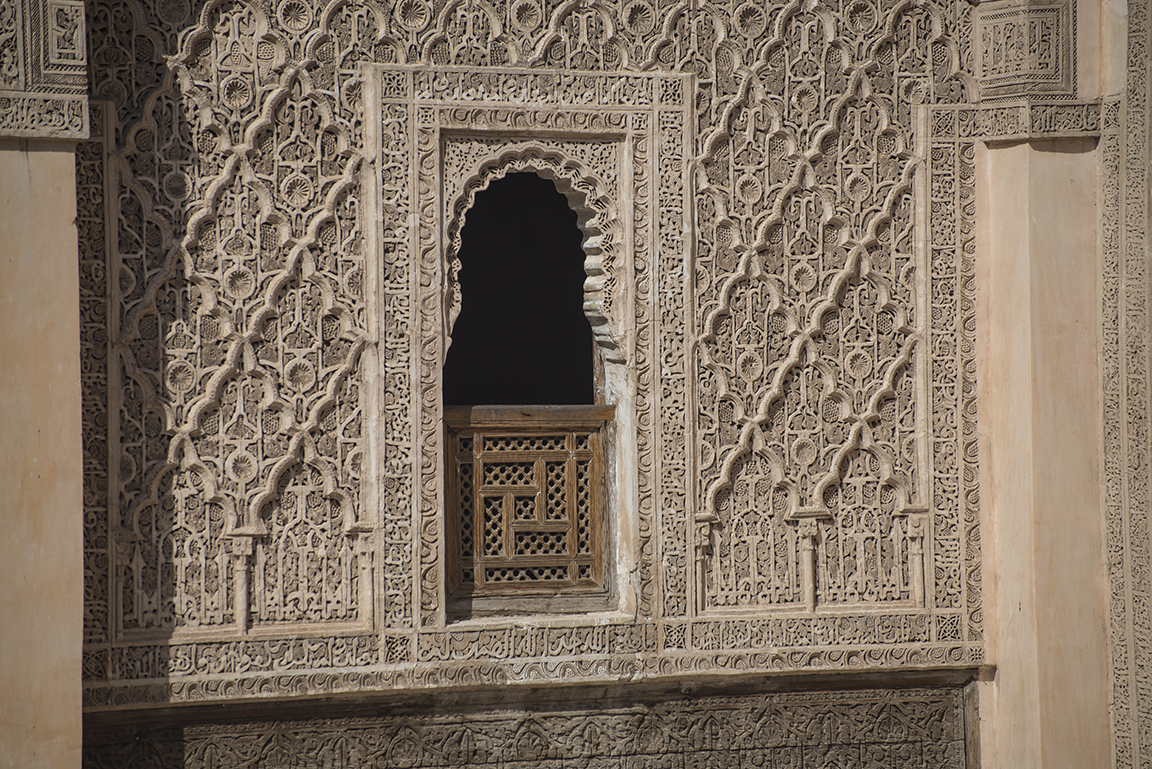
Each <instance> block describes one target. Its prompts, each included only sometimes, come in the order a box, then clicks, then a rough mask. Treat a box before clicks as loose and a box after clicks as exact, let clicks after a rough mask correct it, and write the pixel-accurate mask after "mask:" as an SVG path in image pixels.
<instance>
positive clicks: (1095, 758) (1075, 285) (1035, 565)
mask: <svg viewBox="0 0 1152 769" xmlns="http://www.w3.org/2000/svg"><path fill="white" fill-rule="evenodd" d="M1094 146H1095V142H1094V140H1091V139H1063V140H1048V141H1035V142H1030V143H1028V142H1024V143H1017V144H1012V145H1008V146H999V147H992V148H983V147H982V148H981V149H980V151H979V155H978V158H977V161H978V173H979V175H980V178H979V180H978V184H977V188H978V201H977V202H978V214H977V221H979V222H980V223H981V224H980V232H979V233H978V254H977V262H978V265H979V267H978V273H977V281H978V286H977V297H978V300H977V303H978V319H979V328H978V336H977V339H978V346H979V351H978V356H979V357H978V359H979V366H980V369H979V382H980V393H979V403H980V415H979V424H980V438H981V443H980V458H981V475H982V478H981V489H982V490H983V491H982V495H983V500H982V501H983V502H984V505H983V509H984V511H985V518H984V523H983V531H984V548H985V549H984V563H985V574H986V578H985V580H984V585H985V589H986V591H987V595H986V599H985V601H986V602H985V606H986V607H988V608H987V611H988V613H989V616H988V618H987V619H988V623H987V625H988V630H989V635H990V637H989V639H988V653H989V661H990V662H991V663H992V664H994V665H995V674H994V676H993V678H992V680H991V681H990V682H987V683H985V684H984V685H983V686H982V691H981V702H980V709H981V722H982V724H981V728H982V740H981V742H982V751H981V752H982V758H983V762H984V765H985V766H995V767H999V768H1000V769H1008V768H1009V767H1011V768H1012V769H1016V768H1017V767H1106V766H1108V765H1109V764H1110V761H1111V758H1110V739H1109V721H1108V677H1107V676H1108V670H1107V654H1108V652H1107V645H1106V635H1105V626H1104V622H1105V593H1104V567H1103V558H1102V548H1101V536H1102V535H1101V522H1102V516H1101V512H1100V511H1101V500H1100V485H1099V468H1100V456H1099V452H1100V438H1099V436H1100V413H1101V411H1100V410H1101V406H1100V386H1099V367H1098V361H1097V353H1098V342H1097V338H1098V333H1099V328H1100V325H1099V319H1098V315H1099V311H1098V307H1099V303H1098V301H1097V276H1098V275H1099V267H1098V265H1097V251H1096V217H1095V198H1096V194H1095V191H1096V155H1095V153H1094V151H1093V149H1094Z"/></svg>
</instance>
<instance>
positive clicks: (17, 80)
mask: <svg viewBox="0 0 1152 769" xmlns="http://www.w3.org/2000/svg"><path fill="white" fill-rule="evenodd" d="M0 136H12V137H27V138H46V139H83V138H86V137H87V136H88V72H87V33H86V28H85V19H84V3H83V2H82V1H81V0H0Z"/></svg>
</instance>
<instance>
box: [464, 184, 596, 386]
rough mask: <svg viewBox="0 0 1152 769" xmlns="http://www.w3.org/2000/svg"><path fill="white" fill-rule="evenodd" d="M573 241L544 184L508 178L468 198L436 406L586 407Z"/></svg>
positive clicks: (580, 260)
mask: <svg viewBox="0 0 1152 769" xmlns="http://www.w3.org/2000/svg"><path fill="white" fill-rule="evenodd" d="M581 240H582V234H581V232H580V229H579V228H578V227H577V224H576V213H575V212H574V211H573V210H572V209H571V208H569V207H568V201H567V200H566V199H565V198H564V196H563V195H561V194H560V193H559V192H558V191H557V190H556V187H555V185H554V184H553V183H552V182H551V181H550V180H548V179H543V178H541V177H539V176H537V175H536V174H530V173H519V174H508V175H507V176H505V177H503V178H501V179H497V180H495V181H493V182H492V183H491V184H490V185H489V186H488V188H487V189H485V190H482V191H481V192H479V193H477V195H476V201H475V203H474V204H473V206H472V208H471V209H470V210H469V211H468V214H467V217H466V219H465V223H464V230H463V232H462V233H461V239H460V264H461V269H460V275H459V281H460V296H461V308H460V316H459V317H458V318H457V319H456V325H455V327H454V328H453V330H452V345H451V347H450V348H449V350H448V358H447V361H446V362H445V365H444V382H443V384H444V403H445V404H447V405H456V406H478V405H514V404H515V405H545V404H547V405H552V404H556V405H560V404H581V403H593V402H594V392H593V360H592V357H593V341H592V329H591V327H590V326H589V324H588V319H587V318H586V317H585V316H584V310H583V302H584V278H585V274H584V251H583V249H582V248H581V247H580V243H581Z"/></svg>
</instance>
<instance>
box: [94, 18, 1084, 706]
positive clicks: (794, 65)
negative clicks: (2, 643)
mask: <svg viewBox="0 0 1152 769" xmlns="http://www.w3.org/2000/svg"><path fill="white" fill-rule="evenodd" d="M89 26H90V38H89V40H90V43H89V46H88V48H89V50H91V51H93V52H99V55H96V54H95V53H94V54H93V65H92V83H93V91H94V93H97V94H100V95H102V96H103V97H104V98H107V99H108V100H109V106H108V112H107V113H106V114H107V115H108V118H109V123H108V128H107V130H106V131H104V132H103V134H102V136H103V138H102V139H101V141H103V142H104V143H105V144H104V145H103V146H104V149H102V150H99V152H98V151H97V150H95V149H93V150H91V151H92V152H93V153H96V154H102V155H106V156H107V162H106V163H103V162H99V163H98V161H97V160H96V159H95V157H96V155H95V154H94V155H92V157H91V158H89V159H88V160H86V161H84V162H83V163H82V167H83V168H84V169H86V170H85V172H84V173H85V174H86V176H85V178H86V179H89V178H91V174H93V173H95V172H94V170H93V169H94V168H95V167H96V165H99V167H100V168H101V172H102V178H101V181H100V182H99V184H97V183H96V182H86V184H85V186H84V189H85V190H88V192H87V193H86V194H88V196H89V199H90V200H91V201H92V202H90V203H88V204H87V205H88V209H87V214H86V216H84V217H82V219H83V220H84V221H86V222H91V223H93V226H94V224H95V223H96V222H103V223H104V227H105V235H106V237H107V239H108V240H107V246H106V250H107V253H106V254H104V253H103V252H101V253H99V254H98V253H97V252H96V251H95V250H92V249H93V248H94V247H92V246H87V248H89V251H87V252H85V253H90V255H91V258H88V259H86V260H84V263H91V264H92V265H95V264H96V263H100V264H103V265H104V273H105V276H106V277H107V286H106V288H99V287H98V280H99V279H98V278H97V277H93V278H91V280H90V281H89V284H90V285H91V286H92V288H91V289H90V290H91V292H92V293H93V295H97V294H98V295H101V296H103V295H104V293H106V294H107V296H108V298H109V305H108V321H107V327H108V332H109V334H108V335H109V339H108V340H106V341H102V340H101V339H100V338H99V337H98V335H95V334H92V335H90V336H89V337H86V342H85V345H86V346H85V349H86V350H89V351H90V354H89V357H90V358H91V360H92V368H91V371H92V373H91V374H90V375H87V376H88V377H89V378H87V379H86V385H85V387H86V388H88V389H86V392H92V393H96V395H93V396H92V397H94V398H97V399H100V398H102V399H103V400H105V401H106V402H107V414H108V419H107V424H106V426H102V425H103V424H104V423H102V422H100V421H99V420H98V419H97V418H95V417H94V418H93V420H92V422H91V424H90V425H88V426H86V428H85V430H86V446H90V447H91V449H92V457H91V459H90V461H91V463H92V471H91V474H90V475H91V478H92V480H91V484H90V488H91V489H92V493H91V494H90V503H88V505H87V507H86V515H87V516H88V517H89V518H91V521H90V525H89V527H88V533H87V534H86V550H87V555H88V559H89V560H88V565H87V566H86V568H87V570H88V575H89V576H88V583H87V584H88V588H87V590H88V592H89V594H90V595H89V600H88V602H87V609H86V611H87V612H88V618H89V620H88V622H89V628H88V631H87V633H88V637H89V641H88V647H87V651H86V658H85V664H86V670H87V671H88V675H89V676H90V683H89V688H88V690H87V698H88V699H87V704H88V706H89V707H97V708H98V707H104V706H109V705H112V704H113V703H123V702H150V701H156V702H171V701H183V700H189V699H195V698H204V697H217V698H218V697H222V696H231V694H230V692H243V693H248V694H252V693H255V692H257V690H258V688H259V687H260V686H266V687H270V688H264V689H259V691H261V692H266V691H275V692H281V693H299V694H307V693H311V694H321V693H330V692H337V691H362V690H366V689H373V688H392V687H398V688H404V687H439V686H472V685H477V686H488V685H494V684H507V683H518V682H524V683H527V682H532V681H541V680H569V681H576V680H587V679H592V680H605V679H614V678H621V677H640V678H642V677H661V676H680V675H696V674H708V673H712V672H717V671H730V670H761V671H766V670H802V669H808V668H856V667H860V666H866V667H875V666H919V665H930V666H942V665H943V666H971V665H974V664H977V663H978V662H980V661H981V659H982V651H981V635H982V629H981V628H982V619H981V612H980V553H979V538H978V529H977V518H978V513H977V511H978V507H977V506H978V490H977V488H976V477H977V473H976V461H977V457H976V455H975V449H974V447H975V441H974V438H975V416H976V413H975V380H974V364H973V361H974V351H973V348H972V338H971V325H970V324H971V322H972V318H973V317H974V307H973V305H972V294H973V285H972V279H973V278H972V276H973V272H974V270H973V258H974V255H973V251H972V245H973V240H972V232H973V215H974V214H973V211H972V185H973V175H972V163H973V157H972V146H973V141H974V139H975V137H978V136H980V135H982V134H983V135H997V136H1009V135H1016V134H1019V133H1021V132H1022V131H1027V130H1054V131H1062V130H1063V131H1073V132H1076V131H1091V130H1092V128H1091V125H1093V120H1097V121H1098V119H1099V115H1098V112H1097V113H1096V115H1095V118H1094V117H1093V113H1092V111H1091V109H1090V107H1091V105H1088V107H1086V108H1082V109H1071V107H1072V105H1069V109H1064V108H1062V107H1058V106H1055V105H1040V104H1037V105H1031V106H1028V107H1019V106H1002V107H998V108H996V109H987V110H981V109H973V108H970V107H967V106H962V107H957V106H954V105H955V104H956V103H960V102H963V101H965V100H966V99H973V98H975V96H976V92H975V90H974V88H975V86H974V81H973V80H972V79H971V78H970V77H969V76H968V74H967V73H970V72H972V67H971V65H970V62H971V60H972V55H973V54H972V47H973V45H972V40H971V33H972V10H971V7H970V6H969V5H968V4H965V3H939V2H929V1H928V0H915V1H914V2H910V3H896V2H887V0H884V1H883V2H858V1H857V0H852V1H851V2H849V1H848V0H844V1H843V2H839V1H837V2H813V1H812V0H804V1H803V2H793V3H784V2H771V3H768V4H759V5H757V4H755V3H745V2H735V1H733V2H716V3H679V2H677V3H660V2H648V1H647V0H637V1H636V2H628V3H616V2H601V1H600V0H586V1H585V2H580V3H565V2H560V1H559V0H541V1H539V2H538V1H537V0H516V1H515V2H507V3H487V2H480V1H479V0H453V1H451V2H441V1H440V0H437V1H435V2H433V1H432V0H410V2H404V3H390V4H389V3H386V4H375V3H371V2H366V3H356V4H353V3H350V2H343V1H341V0H337V1H336V2H332V3H324V4H320V3H315V4H314V3H311V2H309V0H278V1H277V2H272V1H271V0H260V1H256V0H251V1H249V0H230V1H228V2H224V1H223V0H210V1H209V2H205V3H198V4H191V3H188V2H186V0H158V1H157V2H146V3H142V4H137V3H136V2H128V3H108V2H102V0H97V2H94V3H92V4H91V6H90V8H89ZM369 64H370V65H384V66H367V67H366V66H365V65H369ZM392 65H403V66H392ZM455 65H460V66H455ZM949 121H950V122H949ZM1043 126H1048V128H1047V129H1044V128H1043ZM692 158H695V159H694V160H692ZM78 168H79V167H78ZM513 170H531V171H534V172H537V173H540V174H543V175H548V176H550V178H553V179H554V180H555V181H556V183H557V185H558V187H560V188H562V190H563V191H564V192H565V194H567V195H569V200H570V202H571V204H572V205H573V207H574V208H578V209H579V210H580V212H581V214H580V221H581V224H582V226H584V227H585V235H586V242H585V249H586V253H587V254H588V272H589V284H590V290H589V294H588V298H589V300H590V306H589V310H588V312H589V316H590V318H591V319H592V320H593V322H594V323H595V324H596V328H597V338H598V343H599V344H600V345H601V346H602V349H604V350H605V351H606V352H607V354H608V355H609V356H611V357H612V358H613V359H614V360H616V361H624V362H626V363H627V366H628V368H629V375H630V376H631V377H633V379H632V380H630V381H631V384H630V385H629V387H630V388H631V389H630V391H629V393H628V397H629V398H630V399H631V406H630V408H631V411H630V414H629V418H630V420H631V421H630V422H629V423H628V424H629V425H630V427H629V432H628V434H627V436H626V438H627V439H628V440H630V441H633V442H634V451H635V454H634V457H630V459H629V469H628V472H629V473H631V475H630V476H629V478H630V480H629V481H628V483H629V484H631V485H630V486H628V488H629V489H631V491H629V493H630V494H632V495H633V496H632V499H633V500H634V501H633V504H634V512H631V513H629V514H628V516H630V517H628V518H627V520H626V521H624V522H623V525H625V526H627V527H631V528H630V529H628V537H627V540H626V541H628V542H629V543H633V544H629V545H628V548H630V549H629V551H628V552H627V553H625V556H626V557H627V558H631V559H632V561H631V564H632V566H634V569H635V578H634V579H633V578H632V577H630V578H629V579H630V582H631V584H634V586H635V609H634V612H635V616H634V617H633V616H631V615H622V616H620V617H616V618H613V619H611V620H606V621H603V622H601V624H599V625H597V626H596V627H590V626H585V625H584V624H583V623H582V618H580V617H575V616H574V617H568V618H566V619H564V620H562V621H561V620H558V619H556V618H553V622H552V624H551V625H550V626H549V627H526V628H492V629H479V630H478V629H468V630H461V629H459V628H458V627H453V626H452V625H451V624H444V623H443V621H442V620H443V616H442V610H443V606H444V597H445V596H444V594H443V591H442V583H441V580H442V574H441V571H440V569H441V566H442V564H441V561H440V552H441V549H442V537H443V533H444V532H443V528H442V519H441V515H442V513H443V511H442V506H443V501H442V497H441V486H442V482H443V479H442V475H441V473H442V470H441V459H442V451H443V446H442V445H441V444H440V438H439V437H438V435H439V421H438V420H439V410H438V408H439V407H438V402H437V392H438V389H437V388H438V383H439V365H440V362H441V361H442V358H443V354H444V344H445V339H444V336H445V333H446V330H447V329H449V328H450V327H451V322H452V318H453V314H452V308H453V305H454V296H453V268H452V264H451V253H452V249H453V247H454V246H453V242H454V238H455V237H456V234H457V233H458V232H459V227H460V226H461V224H462V220H463V217H464V216H466V211H467V208H468V206H469V205H470V200H471V198H470V197H469V195H470V194H473V193H474V192H475V190H476V189H480V188H482V187H483V185H484V184H486V183H487V181H488V180H489V179H491V178H493V176H494V175H499V174H503V173H507V172H509V171H513ZM78 173H79V170H78ZM97 186H100V188H101V190H102V193H100V194H97V192H96V187H97ZM101 207H103V210H101ZM93 269H94V268H93ZM89 284H86V285H89ZM99 285H103V284H99ZM92 312H95V309H92ZM94 324H95V321H92V322H91V323H89V326H90V327H91V326H93V325H94ZM102 345H103V346H102ZM101 371H104V372H106V373H103V374H101V373H100V372H101ZM105 392H106V393H108V395H107V397H105V396H103V395H99V393H105ZM86 408H87V406H86ZM86 413H87V412H86ZM93 413H94V414H95V413H96V412H95V411H94V412H93ZM101 441H106V443H107V449H106V450H105V449H101V448H100V445H101ZM101 457H104V458H103V459H101ZM101 473H105V474H106V477H107V478H109V479H116V480H109V481H108V487H109V492H110V493H108V494H107V499H106V501H104V502H101V500H102V499H103V497H102V495H101V491H100V490H101V484H102V483H103V481H101V480H100V478H101V477H103V476H101ZM822 484H823V485H822ZM710 505H711V506H710ZM806 510H807V511H809V512H810V513H812V515H811V516H809V517H805V516H804V515H803V513H804V512H805V511H806ZM798 511H799V514H798ZM377 527H378V529H377ZM809 534H810V536H809ZM300 543H305V544H303V545H301V544H300ZM809 547H810V553H811V556H810V557H808V556H804V557H802V554H804V553H806V552H809V551H808V550H806V548H809ZM177 552H179V553H180V555H179V558H176V557H175V556H174V554H175V553H177ZM918 564H921V565H918ZM806 570H807V576H806ZM177 572H179V574H180V575H182V576H180V577H179V578H178V577H177ZM832 605H835V606H836V607H837V609H836V613H835V615H834V616H833V614H832V613H826V614H824V613H822V608H823V607H825V606H832ZM813 607H815V611H813ZM630 611H631V610H630ZM105 618H106V619H105ZM304 623H307V626H308V628H309V631H310V634H311V635H312V636H314V640H313V641H312V642H310V645H306V646H301V645H300V643H299V642H298V641H295V640H292V639H293V637H294V636H296V635H297V634H298V633H299V632H300V628H301V627H302V626H303V625H304ZM223 679H226V680H227V681H228V682H229V686H230V687H232V686H234V688H229V689H228V690H227V692H225V691H224V689H222V688H220V684H219V683H218V682H219V681H220V680H223ZM258 679H259V680H261V681H264V682H265V683H262V684H258V683H257V680H258ZM160 681H164V682H163V683H161V682H160Z"/></svg>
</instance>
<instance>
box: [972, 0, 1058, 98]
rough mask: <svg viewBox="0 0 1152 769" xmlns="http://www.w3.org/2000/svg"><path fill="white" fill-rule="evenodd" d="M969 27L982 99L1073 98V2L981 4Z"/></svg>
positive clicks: (1018, 0)
mask: <svg viewBox="0 0 1152 769" xmlns="http://www.w3.org/2000/svg"><path fill="white" fill-rule="evenodd" d="M975 23H976V31H975V37H976V40H977V41H978V45H979V55H978V58H977V66H976V77H977V78H978V79H979V81H980V93H981V98H982V99H983V100H985V101H988V100H1000V99H1012V98H1019V97H1022V96H1029V97H1040V98H1045V99H1060V98H1064V99H1071V98H1074V97H1075V96H1076V67H1075V63H1074V59H1075V57H1074V46H1073V45H1072V40H1073V39H1074V38H1075V24H1076V4H1075V0H1057V1H1056V2H1036V1H1035V0H996V2H983V3H980V6H979V8H978V9H977V11H976V21H975Z"/></svg>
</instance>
